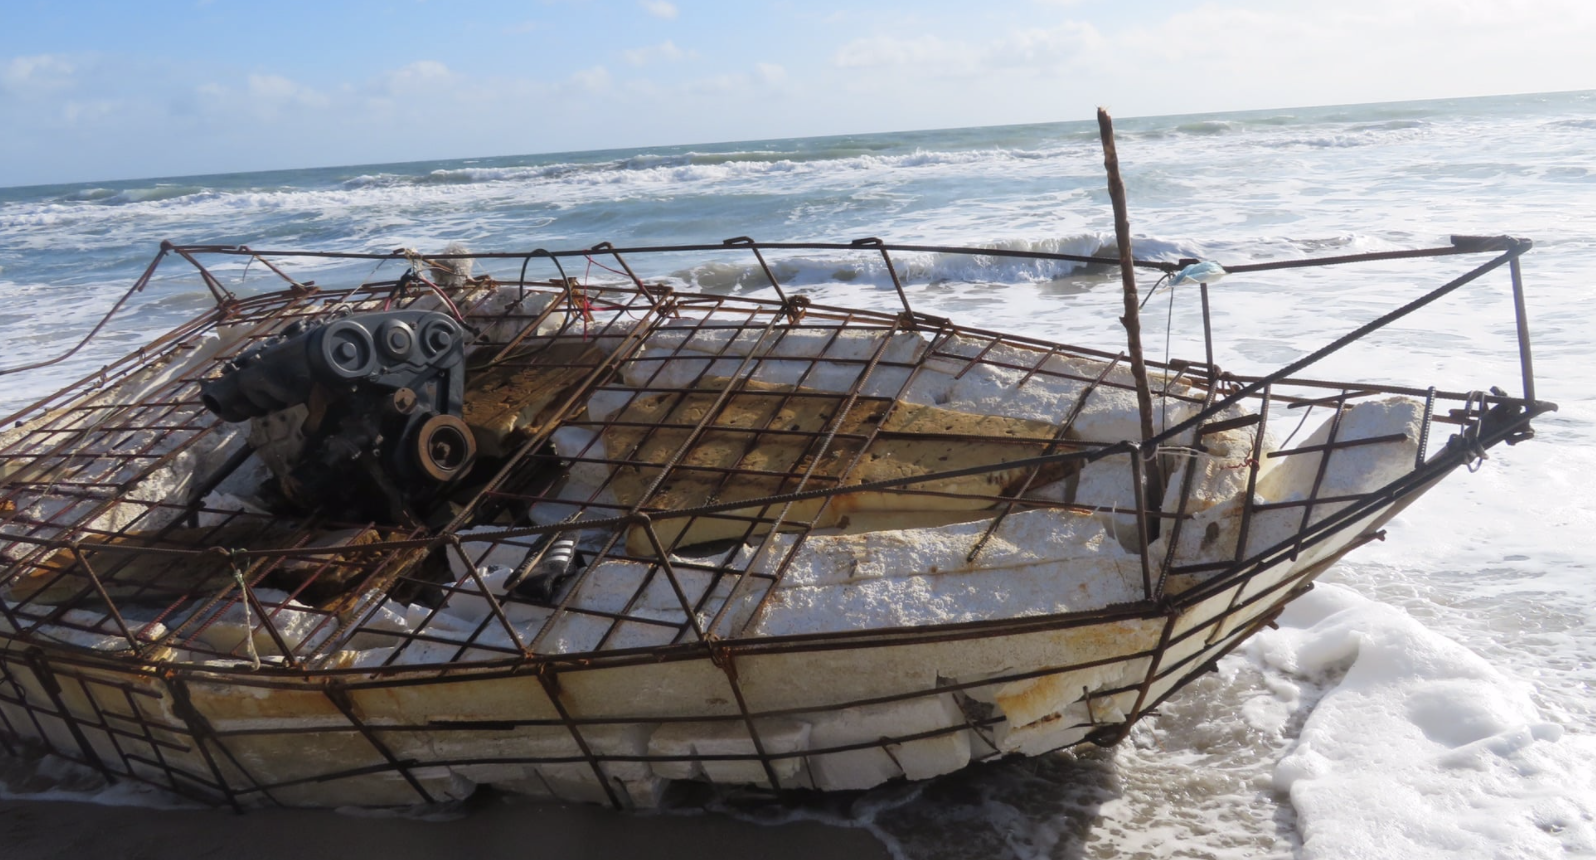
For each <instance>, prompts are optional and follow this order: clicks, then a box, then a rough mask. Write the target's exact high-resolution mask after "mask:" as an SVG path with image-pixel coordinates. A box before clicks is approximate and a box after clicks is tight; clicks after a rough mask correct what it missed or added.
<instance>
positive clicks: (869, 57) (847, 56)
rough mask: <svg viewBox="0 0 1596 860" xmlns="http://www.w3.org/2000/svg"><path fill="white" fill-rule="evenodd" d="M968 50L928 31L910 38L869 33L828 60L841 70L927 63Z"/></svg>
mask: <svg viewBox="0 0 1596 860" xmlns="http://www.w3.org/2000/svg"><path fill="white" fill-rule="evenodd" d="M969 50H970V49H969V48H968V47H967V46H965V45H962V44H959V43H957V42H947V41H944V40H943V39H942V38H941V37H939V36H934V35H929V34H927V35H924V36H914V37H910V38H904V37H901V36H869V37H866V38H863V39H855V40H853V41H852V42H849V43H848V44H846V45H843V46H842V47H841V48H838V49H837V51H836V53H834V54H832V55H831V63H832V65H834V66H836V67H838V68H841V69H870V68H879V67H881V66H910V65H922V64H925V65H929V64H933V63H944V62H947V61H948V60H950V59H954V58H957V57H961V56H965V55H967V53H968V51H969Z"/></svg>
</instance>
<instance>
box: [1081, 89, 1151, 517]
mask: <svg viewBox="0 0 1596 860" xmlns="http://www.w3.org/2000/svg"><path fill="white" fill-rule="evenodd" d="M1097 129H1098V131H1099V132H1100V133H1101V135H1102V138H1103V167H1104V168H1106V169H1107V170H1108V199H1109V200H1110V201H1111V202H1112V203H1113V204H1114V238H1115V240H1116V241H1117V242H1118V243H1119V278H1120V284H1121V286H1123V288H1124V293H1125V315H1124V316H1122V317H1120V318H1119V321H1120V322H1121V323H1122V324H1123V325H1124V326H1125V339H1126V340H1127V341H1128V343H1129V352H1130V361H1131V378H1132V379H1133V380H1135V382H1136V405H1137V407H1138V408H1139V410H1140V412H1141V418H1142V438H1141V441H1143V442H1146V441H1147V440H1148V439H1151V438H1153V391H1152V388H1151V387H1150V386H1149V385H1148V384H1147V362H1146V361H1145V360H1144V359H1143V358H1142V321H1141V313H1140V311H1139V308H1140V306H1141V296H1140V295H1138V294H1137V292H1136V266H1135V263H1134V258H1133V257H1132V256H1131V240H1130V215H1129V214H1128V213H1127V211H1126V207H1125V183H1124V182H1123V181H1121V180H1120V178H1119V153H1118V152H1116V151H1115V149H1114V120H1113V118H1111V117H1110V116H1109V115H1108V111H1106V110H1103V109H1102V108H1098V109H1097ZM1151 453H1152V452H1148V451H1143V452H1142V457H1143V459H1145V460H1146V462H1147V466H1148V468H1147V470H1146V475H1147V490H1148V492H1147V495H1146V498H1147V506H1148V508H1150V509H1151V510H1154V511H1156V510H1157V509H1158V507H1159V505H1160V504H1161V503H1162V501H1163V498H1164V478H1163V474H1162V470H1161V469H1159V468H1158V458H1156V457H1153V456H1151ZM1151 519H1152V521H1151V522H1149V523H1148V526H1149V528H1150V529H1151V530H1152V536H1153V537H1154V538H1155V539H1156V538H1157V536H1158V532H1157V529H1158V525H1159V523H1158V518H1157V517H1152V518H1151Z"/></svg>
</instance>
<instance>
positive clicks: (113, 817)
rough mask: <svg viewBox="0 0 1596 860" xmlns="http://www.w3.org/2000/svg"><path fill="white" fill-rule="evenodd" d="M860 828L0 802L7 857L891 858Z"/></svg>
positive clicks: (579, 809)
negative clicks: (420, 817) (436, 817)
mask: <svg viewBox="0 0 1596 860" xmlns="http://www.w3.org/2000/svg"><path fill="white" fill-rule="evenodd" d="M888 856H889V855H888V853H887V850H886V849H885V847H883V846H882V844H881V843H880V842H879V841H877V839H876V838H875V837H874V836H872V835H870V833H868V832H867V831H864V830H860V829H851V828H843V827H833V826H829V825H825V824H819V823H816V822H794V823H789V824H771V825H764V824H753V823H749V822H745V821H739V820H737V819H735V818H731V817H729V816H726V815H720V814H715V813H691V814H622V813H615V812H611V811H610V810H607V809H604V808H601V807H597V806H555V805H549V804H536V803H523V802H515V801H504V800H500V801H496V802H493V803H490V804H486V805H484V806H482V807H481V808H477V809H472V810H470V811H468V812H464V813H461V814H459V815H457V816H454V817H451V818H449V819H447V820H418V819H415V818H405V817H400V816H367V815H362V814H346V813H339V812H332V811H325V810H280V809H272V810H260V811H256V812H250V813H247V814H244V815H238V814H235V813H232V812H227V811H222V810H166V809H149V808H143V807H134V806H102V805H97V804H85V803H74V802H68V801H34V800H4V801H0V857H4V858H6V860H45V858H51V860H54V858H61V860H68V858H70V860H82V858H92V860H190V858H194V860H198V858H212V860H275V858H293V860H324V858H325V860H334V858H336V859H337V860H360V858H366V857H381V858H383V860H423V858H427V859H428V860H430V858H454V857H462V858H469V860H499V858H505V860H509V858H515V860H529V858H561V860H565V858H605V860H613V858H626V857H639V858H642V857H648V858H654V857H659V858H680V860H688V858H694V860H697V858H704V857H749V858H759V860H785V858H793V860H799V858H802V860H814V858H816V857H826V858H848V860H853V858H887V857H888Z"/></svg>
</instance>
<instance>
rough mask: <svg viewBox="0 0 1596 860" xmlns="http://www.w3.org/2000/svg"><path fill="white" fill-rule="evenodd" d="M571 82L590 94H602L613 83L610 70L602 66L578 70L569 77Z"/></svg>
mask: <svg viewBox="0 0 1596 860" xmlns="http://www.w3.org/2000/svg"><path fill="white" fill-rule="evenodd" d="M571 82H572V83H574V84H576V85H577V86H578V87H581V88H582V89H584V90H588V91H590V92H604V91H605V90H608V89H609V88H610V86H611V84H612V83H613V81H612V79H611V77H610V70H609V69H606V68H604V67H603V66H594V67H592V68H590V69H580V70H578V71H576V72H574V73H573V74H572V75H571Z"/></svg>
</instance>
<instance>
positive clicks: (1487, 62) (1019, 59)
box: [0, 0, 1596, 187]
mask: <svg viewBox="0 0 1596 860" xmlns="http://www.w3.org/2000/svg"><path fill="white" fill-rule="evenodd" d="M1592 45H1596V0H959V2H952V0H915V2H897V0H846V2H832V0H739V2H722V0H713V2H711V0H702V2H701V0H452V2H443V0H347V1H346V2H340V0H317V2H300V0H274V2H270V3H267V2H242V0H138V2H129V0H118V2H87V0H48V2H36V0H0V187H3V186H15V185H38V184H49V183H67V182H87V181H95V180H112V179H133V178H142V177H160V176H181V175H198V174H214V173H229V172H245V171H255V170H268V169H290V168H303V167H321V166H337V165H354V164H378V163H387V162H400V161H421V160H431V159H444V158H466V157H487V156H499V155H518V154H531V153H546V152H568V151H577V150H593V149H623V148H635V147H644V146H660V145H675V144H693V143H709V142H719V141H737V140H760V139H770V138H784V137H810V136H820V135H830V134H860V133H870V132H882V131H903V130H911V129H931V128H958V127H969V126H985V125H1006V124H1018V123H1034V122H1056V121H1066V120H1087V119H1090V118H1091V117H1092V115H1093V111H1094V109H1095V108H1096V107H1097V106H1099V105H1102V106H1106V107H1108V108H1109V109H1110V110H1111V111H1112V112H1113V113H1114V115H1115V116H1119V117H1129V116H1154V115H1169V114H1191V113H1210V112H1218V111H1228V110H1249V109H1266V108H1289V107H1301V106H1310V105H1325V104H1357V103H1366V102H1380V101H1406V100H1411V99H1422V98H1453V97H1464V96H1475V95H1497V94H1507V93H1526V92H1552V91H1564V90H1583V89H1593V88H1596V51H1593V49H1592Z"/></svg>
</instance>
